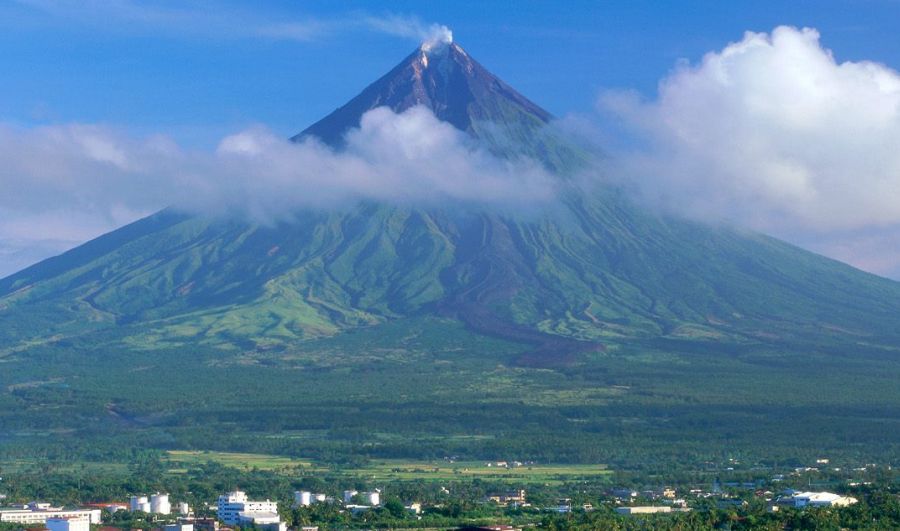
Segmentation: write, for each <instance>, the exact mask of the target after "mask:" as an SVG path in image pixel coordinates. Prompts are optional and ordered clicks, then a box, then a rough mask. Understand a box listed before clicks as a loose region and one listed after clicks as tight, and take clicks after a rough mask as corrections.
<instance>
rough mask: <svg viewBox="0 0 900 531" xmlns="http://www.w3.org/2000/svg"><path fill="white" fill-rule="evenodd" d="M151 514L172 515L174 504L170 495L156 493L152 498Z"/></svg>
mask: <svg viewBox="0 0 900 531" xmlns="http://www.w3.org/2000/svg"><path fill="white" fill-rule="evenodd" d="M150 512H151V513H153V514H171V513H172V504H171V503H170V502H169V495H168V494H160V493H158V492H157V493H156V494H154V495H152V496H150Z"/></svg>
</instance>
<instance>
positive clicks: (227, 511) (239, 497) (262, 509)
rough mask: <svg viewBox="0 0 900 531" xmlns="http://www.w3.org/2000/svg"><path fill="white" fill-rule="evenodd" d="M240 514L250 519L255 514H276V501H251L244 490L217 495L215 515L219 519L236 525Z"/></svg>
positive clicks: (239, 519)
mask: <svg viewBox="0 0 900 531" xmlns="http://www.w3.org/2000/svg"><path fill="white" fill-rule="evenodd" d="M242 514H243V515H244V516H245V517H247V518H250V519H251V520H252V517H253V515H255V514H259V515H271V514H275V515H277V514H278V502H273V501H269V500H266V501H251V500H250V499H248V498H247V494H246V493H245V492H242V491H239V490H238V491H234V492H229V493H228V494H223V495H222V496H219V501H218V504H217V509H216V516H217V517H218V518H219V520H221V521H222V522H224V523H226V524H228V525H238V524H239V523H241V515H242Z"/></svg>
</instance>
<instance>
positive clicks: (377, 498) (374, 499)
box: [366, 490, 381, 505]
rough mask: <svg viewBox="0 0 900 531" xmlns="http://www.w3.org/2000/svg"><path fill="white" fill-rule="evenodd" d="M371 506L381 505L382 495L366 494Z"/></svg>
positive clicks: (376, 492) (374, 492)
mask: <svg viewBox="0 0 900 531" xmlns="http://www.w3.org/2000/svg"><path fill="white" fill-rule="evenodd" d="M366 498H367V501H368V502H369V505H381V493H380V492H378V491H377V490H376V491H373V492H368V493H366Z"/></svg>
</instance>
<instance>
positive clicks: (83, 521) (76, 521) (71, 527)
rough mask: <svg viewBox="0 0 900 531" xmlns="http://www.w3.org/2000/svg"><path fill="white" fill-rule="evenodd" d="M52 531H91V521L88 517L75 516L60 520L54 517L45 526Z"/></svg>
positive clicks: (48, 519)
mask: <svg viewBox="0 0 900 531" xmlns="http://www.w3.org/2000/svg"><path fill="white" fill-rule="evenodd" d="M44 525H46V526H47V529H49V530H50V531H91V519H90V517H88V516H73V517H69V518H60V517H57V516H54V517H52V518H47V522H46V523H45V524H44Z"/></svg>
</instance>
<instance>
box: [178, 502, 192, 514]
mask: <svg viewBox="0 0 900 531" xmlns="http://www.w3.org/2000/svg"><path fill="white" fill-rule="evenodd" d="M178 513H179V514H181V516H190V515H191V506H190V505H188V504H187V503H186V502H181V503H179V504H178Z"/></svg>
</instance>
